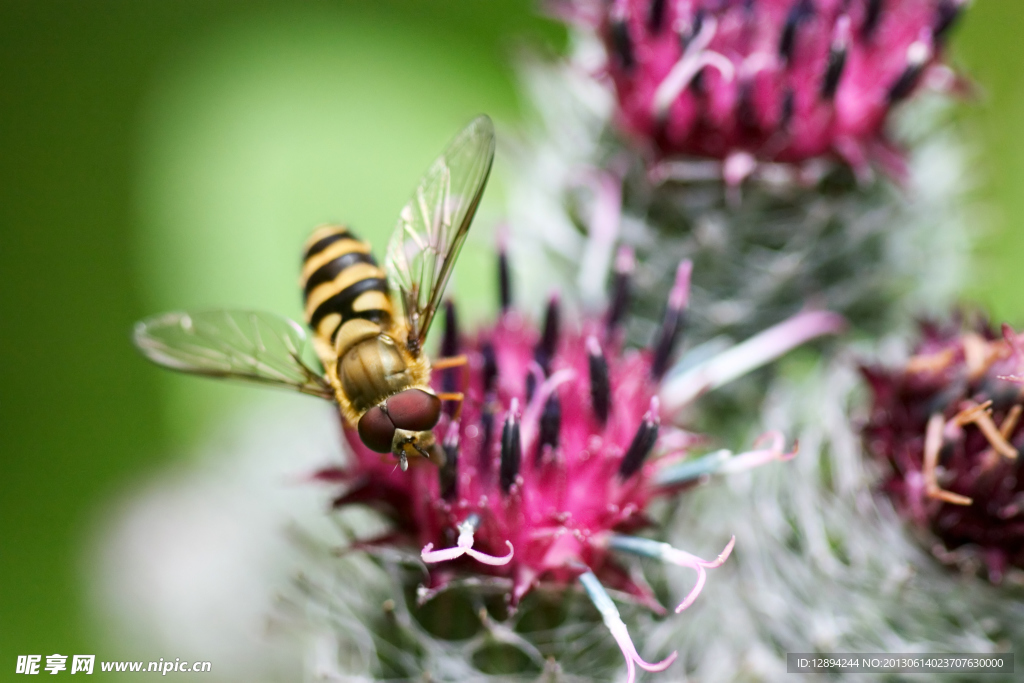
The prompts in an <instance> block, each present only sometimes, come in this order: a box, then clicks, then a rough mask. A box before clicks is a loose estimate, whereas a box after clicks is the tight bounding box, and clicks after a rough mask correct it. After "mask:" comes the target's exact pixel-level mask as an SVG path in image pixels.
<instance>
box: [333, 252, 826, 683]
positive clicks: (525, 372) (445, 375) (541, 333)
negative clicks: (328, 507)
mask: <svg viewBox="0 0 1024 683" xmlns="http://www.w3.org/2000/svg"><path fill="white" fill-rule="evenodd" d="M620 256H621V254H620ZM627 261H628V259H625V258H620V263H621V264H622V265H623V266H625V265H628V264H627V263H626V262H627ZM690 270H691V266H690V264H689V262H686V263H684V264H682V265H681V266H680V267H679V269H678V272H677V277H676V282H675V284H674V286H673V288H672V290H671V293H670V295H669V298H668V302H667V305H666V309H665V315H664V318H663V321H662V325H661V328H660V331H659V332H658V334H657V335H656V339H655V342H654V344H653V345H652V346H651V348H647V349H625V348H623V344H622V341H621V339H622V336H623V334H622V330H621V329H620V328H621V322H622V318H623V317H624V313H625V312H626V311H627V310H628V292H629V272H628V269H627V268H622V269H620V270H619V271H618V272H617V274H616V278H615V281H614V289H615V291H614V292H613V296H612V297H611V301H612V305H611V306H610V307H609V309H608V311H607V312H606V314H605V315H604V316H602V317H601V318H591V317H586V318H584V319H583V320H582V321H581V322H580V324H579V326H578V327H577V328H573V327H570V326H568V325H566V324H565V323H564V322H563V320H562V310H561V305H560V303H559V300H558V298H552V299H551V301H550V303H549V305H548V307H547V310H546V312H545V314H544V318H543V324H542V326H541V328H540V329H539V330H538V329H536V328H535V327H534V326H533V325H531V324H530V323H529V321H527V320H526V319H525V318H524V317H523V316H522V315H521V314H520V313H519V312H518V311H516V310H515V309H514V308H513V307H512V304H511V286H510V281H509V277H508V267H507V264H506V262H505V259H504V256H503V255H502V258H501V262H500V267H499V275H500V283H501V287H500V289H501V297H502V313H501V314H500V316H499V318H498V321H497V323H496V324H495V325H493V326H491V327H486V328H484V329H482V330H480V331H479V332H477V333H476V334H475V335H471V336H467V335H462V334H460V333H459V331H458V326H457V321H456V311H455V307H454V306H453V305H452V304H451V303H449V304H448V305H447V309H446V316H445V317H446V330H445V334H444V338H443V339H442V342H441V353H442V354H443V355H445V356H454V355H457V354H464V355H466V356H467V358H468V364H467V365H466V366H464V367H462V368H459V367H455V368H448V369H444V370H441V371H438V372H435V373H434V377H433V383H434V386H435V387H436V388H437V389H438V390H439V391H445V392H451V391H462V392H464V399H463V400H462V402H461V405H460V404H459V403H455V402H449V403H447V404H446V407H445V412H444V416H443V417H442V419H441V423H440V424H439V425H438V427H437V428H436V429H437V431H438V436H439V437H440V442H441V443H442V446H443V451H444V455H445V461H444V462H443V463H430V462H427V461H425V460H421V461H420V462H419V463H414V464H413V466H411V467H410V468H409V470H408V471H407V472H402V471H400V470H399V469H398V468H397V467H396V466H395V463H394V461H393V460H392V459H391V457H390V456H389V455H384V456H382V455H381V454H379V453H375V452H372V451H370V450H369V449H368V448H366V447H365V446H364V445H363V443H362V441H361V440H360V439H359V437H358V435H357V434H355V433H354V432H351V433H346V437H347V440H348V443H349V446H350V447H351V450H352V452H353V454H354V461H353V462H352V463H351V464H350V465H349V466H348V467H346V468H331V469H328V470H324V471H322V472H320V473H319V475H318V476H319V478H320V479H323V480H327V481H331V482H342V483H343V484H344V485H345V490H344V492H343V493H342V494H341V495H340V496H339V497H338V498H337V499H336V501H335V502H336V505H338V506H343V505H348V504H353V503H361V504H365V505H369V506H370V507H373V508H375V509H377V510H379V511H380V512H382V513H384V514H385V515H386V516H388V517H389V518H390V519H391V520H392V521H393V523H394V528H395V530H394V533H390V534H389V535H388V536H387V537H386V538H384V539H380V541H381V543H382V544H383V543H388V544H391V543H394V542H396V540H398V541H402V542H404V543H406V544H408V545H411V546H413V547H417V548H419V549H421V550H420V558H421V559H422V561H423V562H424V564H425V565H426V568H427V571H428V572H429V576H430V581H429V584H430V585H429V588H424V589H422V590H421V593H420V595H421V599H429V597H432V596H433V595H435V594H436V593H437V592H438V591H439V590H442V589H443V588H444V587H445V586H446V585H448V584H449V583H450V582H451V580H452V579H454V578H455V577H457V576H459V575H465V574H469V575H486V576H490V577H498V578H500V579H504V580H506V581H508V585H509V589H510V590H509V600H510V603H511V605H512V606H513V607H515V606H516V605H517V604H518V603H519V601H520V600H521V599H522V597H523V596H524V595H525V594H526V593H527V592H529V591H530V590H531V589H533V588H535V587H537V586H539V585H541V584H544V585H546V586H554V587H567V586H569V585H570V584H573V583H574V582H576V581H579V582H581V583H582V585H583V587H584V589H585V591H586V593H587V594H588V595H589V596H590V598H591V599H592V600H593V602H594V604H595V606H596V607H597V608H598V610H599V612H600V613H601V615H602V618H603V619H604V621H605V624H606V625H607V626H608V628H609V629H610V631H611V632H612V635H613V636H614V637H615V640H616V642H617V643H618V644H619V646H620V648H621V649H622V651H623V655H624V656H625V658H626V661H627V668H628V671H629V680H630V681H632V680H633V677H634V674H635V666H636V665H639V666H640V667H642V668H645V669H647V670H650V671H660V670H662V669H664V668H665V667H667V666H669V665H670V664H671V663H672V661H673V660H674V659H675V654H674V653H673V654H672V655H671V656H669V657H668V658H667V659H665V660H663V661H662V662H660V663H658V664H649V663H647V662H645V661H644V660H643V659H641V658H640V656H639V654H637V651H636V648H635V647H634V646H633V643H632V642H631V640H630V639H629V635H628V633H627V632H626V627H625V625H624V624H623V622H622V620H621V618H620V617H619V614H618V611H617V609H616V608H615V606H614V604H613V603H612V601H611V598H610V597H609V596H608V594H607V592H606V590H605V587H606V586H607V587H610V588H613V589H615V590H617V591H619V592H620V593H623V594H626V595H629V596H631V597H632V598H634V599H635V600H636V601H638V602H639V603H641V604H644V605H646V606H648V607H650V608H651V609H653V610H655V611H656V612H658V613H663V612H664V609H663V608H662V606H661V605H660V604H659V603H658V602H657V600H656V599H655V596H654V595H653V593H652V591H651V589H650V587H649V586H647V584H646V582H644V581H642V580H641V579H639V578H636V577H634V575H632V574H631V573H630V572H629V571H627V569H626V567H625V565H624V564H622V562H621V560H620V559H619V557H618V556H619V554H620V553H629V554H633V555H641V556H647V557H652V558H656V559H660V560H662V561H664V562H666V563H669V564H674V565H677V566H680V567H686V568H690V569H693V570H694V571H695V572H696V573H697V581H696V585H695V586H694V588H693V589H692V590H691V591H690V592H689V594H688V595H687V596H686V597H685V598H684V599H683V600H682V602H681V603H680V604H679V606H678V607H677V608H676V611H677V612H681V611H682V610H684V609H685V608H687V607H689V606H690V605H691V604H693V602H694V601H695V600H696V598H697V596H698V595H699V593H700V591H701V589H702V588H703V586H704V583H705V581H706V578H707V570H709V569H714V568H716V567H719V566H721V565H722V563H724V562H725V560H726V558H727V557H728V556H729V554H730V553H731V551H732V548H733V544H734V542H735V539H733V540H731V541H729V543H728V545H727V546H726V548H725V550H724V551H723V552H722V553H721V554H720V555H719V556H718V558H716V559H715V560H712V561H706V560H703V559H701V558H699V557H696V556H694V555H692V554H690V553H686V552H683V551H681V550H678V549H675V548H672V547H671V546H668V545H667V544H664V543H660V542H657V541H654V540H652V539H649V538H643V537H638V536H633V535H631V534H633V533H635V532H637V531H640V530H643V529H645V528H649V527H650V526H651V525H652V521H651V519H650V518H649V517H648V516H647V512H648V508H649V506H650V503H651V502H652V501H653V500H654V499H656V498H658V497H664V496H668V495H672V494H673V493H675V492H676V491H678V490H680V489H681V488H683V487H685V486H687V485H690V484H692V483H694V482H697V481H700V480H702V479H704V478H706V477H708V476H709V475H711V474H712V473H715V472H718V471H726V470H729V469H730V468H731V469H740V468H743V467H749V466H755V465H757V464H761V463H763V462H769V461H772V460H776V459H785V458H787V457H790V456H791V454H787V453H786V452H785V447H784V443H783V440H782V437H781V435H776V434H769V435H768V437H769V438H768V441H769V443H767V444H766V445H764V447H762V448H760V449H759V450H756V451H753V452H751V453H750V454H741V455H737V456H733V455H732V454H730V453H728V452H719V453H717V454H714V456H713V457H708V456H705V457H702V458H697V459H688V458H686V455H687V449H688V448H689V447H690V446H691V445H692V444H693V443H694V442H695V441H696V437H695V436H694V435H692V434H690V433H688V432H685V431H684V430H682V429H679V428H676V427H674V426H671V424H666V423H665V422H663V421H668V420H669V419H670V418H672V416H673V415H674V414H675V412H677V411H678V410H679V409H681V408H682V407H683V406H684V405H685V403H686V402H688V400H689V399H690V398H692V397H693V396H695V395H696V393H693V392H690V393H689V394H687V395H686V396H683V395H680V396H675V397H674V396H673V394H672V392H668V393H667V394H666V393H663V392H662V389H663V388H664V387H665V386H666V385H664V384H663V382H662V378H663V376H665V375H666V372H667V370H668V368H669V366H670V361H671V360H672V357H673V354H674V349H675V347H676V346H677V343H678V341H679V338H680V336H681V334H682V331H683V328H684V322H685V313H686V307H687V304H688V300H689V296H688V290H689V276H690ZM822 322H824V324H821V323H822ZM785 324H789V323H784V325H785ZM798 327H799V329H798V330H797V331H796V332H795V333H790V334H789V336H788V339H789V343H788V344H787V343H781V344H780V343H779V340H778V339H777V338H776V337H777V335H776V336H775V337H771V338H770V339H769V342H770V343H769V344H768V347H767V348H768V352H769V353H768V355H765V354H764V353H755V354H754V355H755V356H757V358H759V359H760V360H759V362H761V363H763V362H767V361H768V360H770V359H771V358H773V357H776V356H778V355H780V354H781V353H784V352H785V351H786V350H788V349H790V348H793V346H795V345H798V344H800V343H803V342H804V341H806V339H808V338H809V336H808V334H807V332H808V330H807V329H806V327H805V326H798ZM787 329H788V328H787ZM815 329H816V330H817V334H828V333H833V332H835V331H836V327H835V320H834V319H832V318H826V319H823V320H822V321H819V323H817V324H816V328H815ZM810 336H815V335H813V334H812V335H810ZM741 346H742V345H741ZM743 358H746V356H743ZM748 360H749V359H748ZM753 365H756V363H754V364H751V363H748V364H747V366H746V367H747V368H748V369H749V367H753ZM721 379H722V378H721V377H719V376H718V375H713V376H711V377H710V378H709V377H705V376H702V379H701V380H700V381H701V384H700V387H701V390H702V391H703V390H707V389H710V388H713V387H714V386H717V384H718V383H720V380H721ZM697 393H699V392H697ZM666 401H667V402H668V404H669V409H668V410H666V407H665V405H666ZM455 532H457V536H456V533H455ZM372 543H373V542H372V541H371V542H370V544H371V545H372ZM362 545H363V546H364V547H365V546H366V545H367V544H366V543H364V544H362Z"/></svg>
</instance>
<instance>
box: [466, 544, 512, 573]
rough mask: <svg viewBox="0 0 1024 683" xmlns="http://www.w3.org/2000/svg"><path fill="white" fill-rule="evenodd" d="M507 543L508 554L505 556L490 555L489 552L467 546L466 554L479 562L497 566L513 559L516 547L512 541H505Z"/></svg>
mask: <svg viewBox="0 0 1024 683" xmlns="http://www.w3.org/2000/svg"><path fill="white" fill-rule="evenodd" d="M505 545H507V546H508V555H505V556H504V557H496V556H495V555H488V554H487V553H482V552H480V551H479V550H473V549H472V548H466V554H467V555H469V556H470V557H472V558H474V559H475V560H476V561H477V562H482V563H484V564H490V565H493V566H495V567H497V566H500V565H503V564H508V563H509V562H510V561H511V560H512V556H513V555H515V549H513V548H512V541H505Z"/></svg>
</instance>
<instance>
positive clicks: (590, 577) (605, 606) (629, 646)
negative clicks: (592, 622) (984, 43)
mask: <svg viewBox="0 0 1024 683" xmlns="http://www.w3.org/2000/svg"><path fill="white" fill-rule="evenodd" d="M580 583H582V584H583V588H584V590H586V591H587V596H589V597H590V600H591V601H592V602H593V603H594V607H596V608H597V611H598V612H600V613H601V618H602V620H603V621H604V625H605V626H607V627H608V630H609V631H610V632H611V634H612V637H613V638H615V642H616V643H617V644H618V646H619V649H620V650H622V655H623V657H625V658H626V672H627V676H626V683H633V682H634V681H635V680H636V666H637V665H638V664H639V665H640V668H642V669H645V670H647V671H664V670H665V669H667V668H668V667H669V666H670V665H671V664H672V662H674V661H676V656H677V655H678V653H677V652H673V653H672V654H670V655H669V656H668V657H666V658H665V659H663V660H661V661H660V662H655V663H653V664H652V663H650V662H648V661H645V660H644V659H643V658H641V657H640V654H639V653H638V652H637V651H636V646H635V645H633V639H632V638H630V637H629V630H628V629H627V628H626V624H625V623H624V622H623V621H622V617H620V616H619V610H618V608H617V607H615V603H614V602H612V599H611V597H610V596H609V595H608V591H606V590H605V589H604V586H602V585H601V582H600V581H599V580H598V578H597V577H596V576H595V575H594V572H592V571H590V570H589V569H588V570H587V571H586V572H584V573H583V574H581V575H580Z"/></svg>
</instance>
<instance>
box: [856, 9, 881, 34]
mask: <svg viewBox="0 0 1024 683" xmlns="http://www.w3.org/2000/svg"><path fill="white" fill-rule="evenodd" d="M881 18H882V0H867V8H866V9H865V10H864V24H863V26H861V30H860V34H861V36H863V37H864V38H865V39H868V38H870V37H871V35H872V34H873V33H874V32H875V29H876V28H878V22H879V20H880V19H881Z"/></svg>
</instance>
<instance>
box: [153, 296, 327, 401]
mask: <svg viewBox="0 0 1024 683" xmlns="http://www.w3.org/2000/svg"><path fill="white" fill-rule="evenodd" d="M305 341H306V335H305V332H303V330H302V328H301V327H299V326H298V325H296V324H295V323H294V322H292V321H291V320H288V319H287V318H284V317H281V316H276V315H273V314H270V313H261V312H252V311H207V312H199V313H168V314H164V315H160V316H156V317H153V318H149V319H147V320H144V321H142V322H140V323H138V324H137V325H136V327H135V344H136V346H137V347H138V348H139V350H140V351H141V352H142V353H143V355H145V356H146V357H147V358H148V359H149V360H151V361H153V362H154V363H157V364H158V365H162V366H164V367H168V368H170V369H172V370H178V371H181V372H188V373H192V374H199V375H207V376H214V377H229V378H235V379H241V380H248V381H253V382H261V383H265V384H273V385H278V386H284V387H289V388H291V389H294V390H296V391H300V392H302V393H306V394H311V395H314V396H321V397H323V398H333V393H332V392H331V390H330V387H329V385H328V384H327V383H326V382H325V381H324V379H323V378H322V377H320V375H319V373H317V372H316V371H314V370H312V369H311V368H309V367H308V366H307V365H306V363H305V362H304V361H303V360H302V356H301V348H302V347H303V345H304V344H305Z"/></svg>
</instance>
